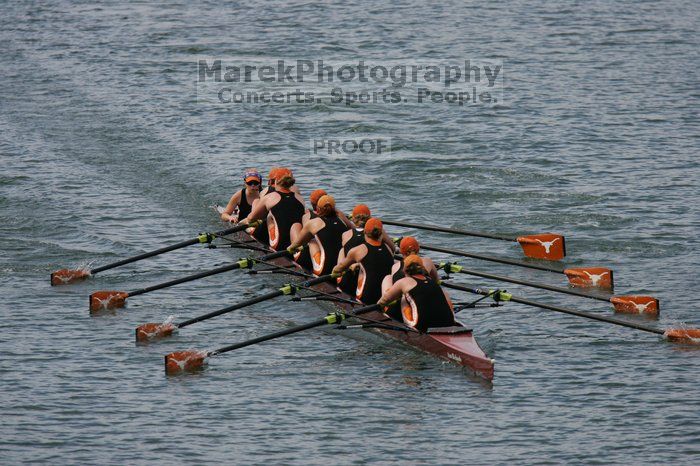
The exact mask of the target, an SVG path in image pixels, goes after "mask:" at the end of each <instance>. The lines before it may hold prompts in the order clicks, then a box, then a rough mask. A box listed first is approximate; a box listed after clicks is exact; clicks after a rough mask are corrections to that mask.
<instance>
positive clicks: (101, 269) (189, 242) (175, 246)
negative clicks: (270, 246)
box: [90, 225, 247, 275]
mask: <svg viewBox="0 0 700 466" xmlns="http://www.w3.org/2000/svg"><path fill="white" fill-rule="evenodd" d="M246 228H247V226H246V225H237V226H234V227H231V228H227V229H226V230H221V231H218V232H216V233H212V234H211V236H224V235H229V234H231V233H235V232H237V231H241V230H245V229H246ZM202 242H208V241H202V235H199V236H197V237H196V238H192V239H188V240H186V241H182V242H179V243H175V244H171V245H170V246H165V247H162V248H160V249H156V250H155V251H150V252H145V253H143V254H139V255H137V256H133V257H129V258H126V259H122V260H119V261H116V262H112V263H111V264H107V265H103V266H101V267H96V268H94V269H91V270H90V273H91V274H92V275H95V274H96V273H100V272H104V271H105V270H109V269H113V268H115V267H119V266H122V265H126V264H130V263H132V262H137V261H140V260H143V259H148V258H149V257H153V256H158V255H160V254H164V253H166V252H170V251H175V250H176V249H182V248H184V247H187V246H192V245H193V244H197V243H202Z"/></svg>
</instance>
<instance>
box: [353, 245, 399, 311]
mask: <svg viewBox="0 0 700 466" xmlns="http://www.w3.org/2000/svg"><path fill="white" fill-rule="evenodd" d="M365 246H366V247H367V255H366V256H365V257H363V258H362V260H361V261H360V264H362V268H363V269H364V270H365V277H364V280H365V281H364V284H363V286H362V296H360V297H359V299H360V300H361V301H362V302H363V303H365V304H374V303H376V302H377V301H379V298H381V297H382V281H383V280H384V277H386V276H387V275H389V274H390V273H391V267H392V266H393V265H394V256H393V255H392V254H391V252H390V251H389V249H388V248H387V246H386V244H383V243H382V244H380V245H379V246H373V245H371V244H369V243H368V242H366V241H365ZM358 282H359V278H358ZM358 288H359V283H358ZM358 291H359V289H358Z"/></svg>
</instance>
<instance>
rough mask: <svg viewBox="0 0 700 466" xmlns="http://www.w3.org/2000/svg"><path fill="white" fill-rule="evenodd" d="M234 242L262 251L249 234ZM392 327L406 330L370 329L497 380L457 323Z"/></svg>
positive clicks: (331, 306)
mask: <svg viewBox="0 0 700 466" xmlns="http://www.w3.org/2000/svg"><path fill="white" fill-rule="evenodd" d="M229 238H230V239H232V240H234V241H238V242H240V243H242V244H246V245H249V246H254V247H262V246H263V245H262V244H261V243H259V242H258V241H257V240H256V239H255V238H253V237H252V236H250V235H248V234H247V233H244V232H241V233H235V234H233V235H231V236H230V237H229ZM272 263H274V264H275V265H277V266H280V267H285V268H288V269H290V270H295V271H299V272H303V273H309V272H308V271H306V270H304V269H302V268H301V267H300V266H299V265H298V264H296V263H295V262H293V261H292V260H290V259H287V258H277V259H275V260H273V261H272ZM315 289H317V290H318V291H320V292H322V293H328V294H332V295H333V296H336V297H338V298H340V299H349V300H352V299H353V297H351V296H348V295H346V294H345V293H343V292H340V291H339V290H338V289H337V288H336V287H335V286H334V285H331V284H330V283H323V284H320V285H316V287H315ZM319 303H322V304H323V307H325V308H326V309H328V310H330V311H331V312H332V311H339V312H343V313H347V314H352V310H353V307H355V306H353V305H352V304H350V303H347V302H339V301H332V300H330V301H327V300H324V301H319ZM363 317H364V318H366V319H369V320H373V321H384V320H385V319H386V318H387V317H386V315H385V314H384V313H382V312H379V311H374V312H371V313H368V314H364V315H363ZM387 323H388V324H390V325H392V326H397V327H403V328H405V330H399V329H397V330H393V329H387V328H368V329H366V330H369V331H371V332H373V333H378V334H381V335H382V336H384V337H388V338H391V339H393V340H397V341H400V342H402V343H404V344H406V345H408V346H410V347H412V348H415V349H418V350H421V351H423V352H426V353H429V354H432V355H434V356H437V357H439V358H441V359H443V360H445V361H449V362H450V363H453V364H456V365H459V366H462V367H464V368H466V369H469V370H471V371H472V372H473V373H474V374H476V375H478V376H479V377H482V378H484V379H486V380H493V375H494V362H495V361H494V360H493V359H491V358H489V357H488V356H487V355H486V353H485V352H484V351H483V350H482V349H481V347H480V346H479V344H478V343H477V341H476V338H474V334H473V332H472V330H471V329H468V328H465V327H464V326H463V325H461V324H459V323H457V325H455V326H454V327H448V328H445V329H430V330H429V331H428V333H418V332H415V331H412V330H410V329H408V327H405V326H404V325H403V324H402V323H398V322H395V321H389V322H387Z"/></svg>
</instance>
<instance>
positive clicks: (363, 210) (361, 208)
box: [352, 204, 372, 217]
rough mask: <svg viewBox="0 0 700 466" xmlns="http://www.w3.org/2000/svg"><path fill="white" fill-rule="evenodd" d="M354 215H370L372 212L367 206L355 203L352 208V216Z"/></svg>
mask: <svg viewBox="0 0 700 466" xmlns="http://www.w3.org/2000/svg"><path fill="white" fill-rule="evenodd" d="M355 215H366V216H368V217H370V216H371V215H372V214H371V213H370V211H369V207H367V206H366V205H364V204H357V205H356V206H355V208H354V209H352V216H353V217H354V216H355Z"/></svg>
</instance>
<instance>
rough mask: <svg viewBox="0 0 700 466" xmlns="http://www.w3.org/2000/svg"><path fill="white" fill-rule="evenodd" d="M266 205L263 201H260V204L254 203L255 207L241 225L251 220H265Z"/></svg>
mask: <svg viewBox="0 0 700 466" xmlns="http://www.w3.org/2000/svg"><path fill="white" fill-rule="evenodd" d="M267 213H268V210H267V203H266V202H265V199H262V198H261V199H260V202H256V203H255V207H253V210H252V212H251V213H250V215H248V217H247V218H245V219H244V220H242V221H241V223H243V222H245V223H250V222H252V221H253V220H262V219H264V218H267Z"/></svg>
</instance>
